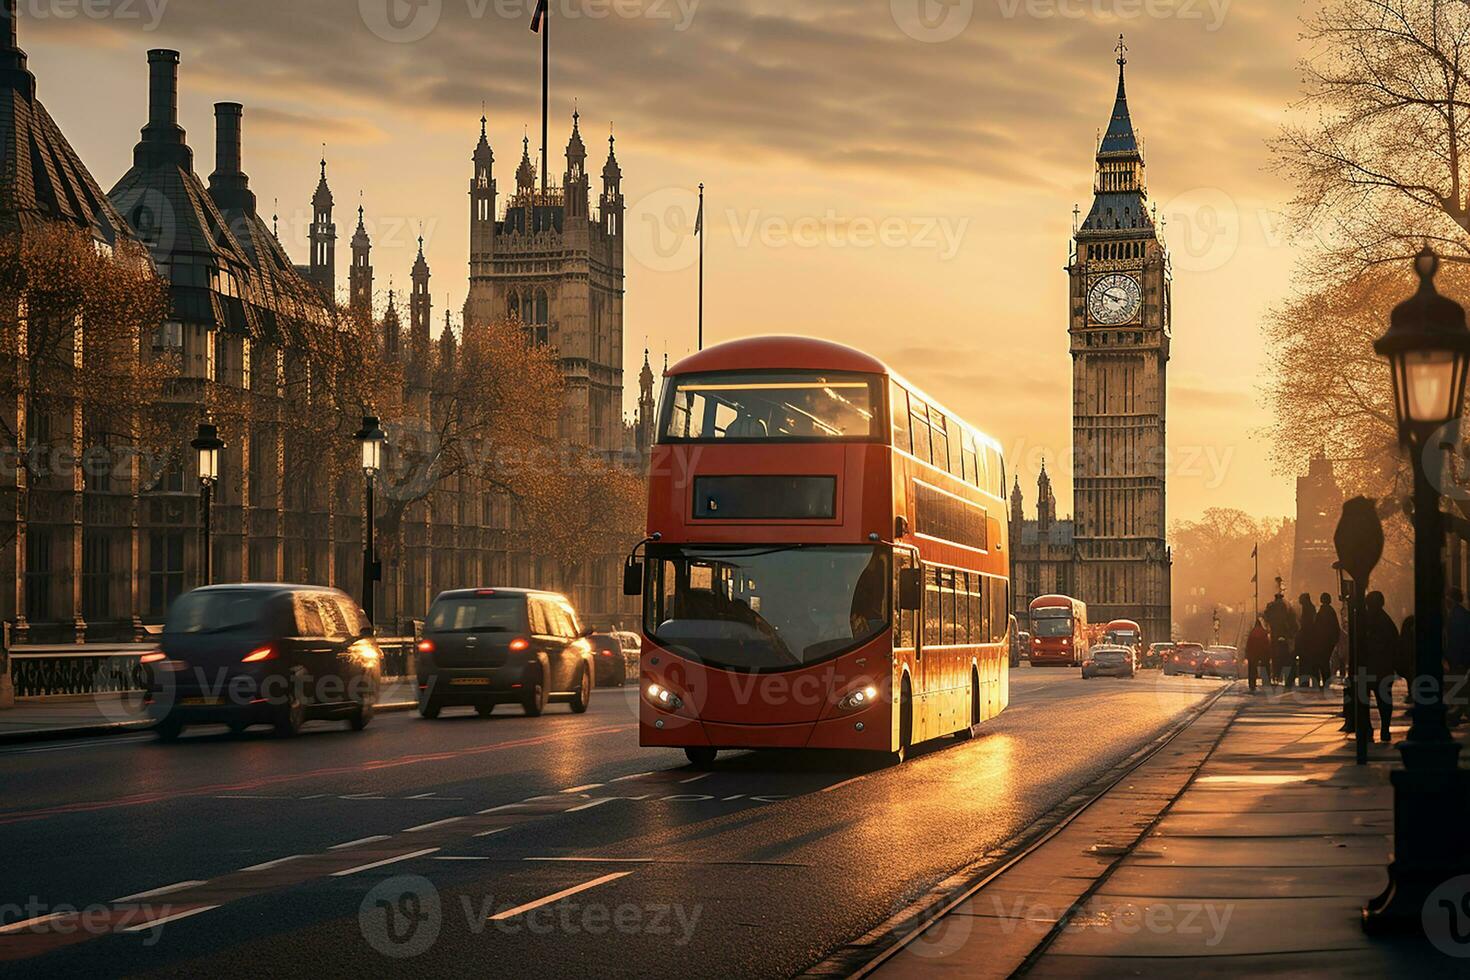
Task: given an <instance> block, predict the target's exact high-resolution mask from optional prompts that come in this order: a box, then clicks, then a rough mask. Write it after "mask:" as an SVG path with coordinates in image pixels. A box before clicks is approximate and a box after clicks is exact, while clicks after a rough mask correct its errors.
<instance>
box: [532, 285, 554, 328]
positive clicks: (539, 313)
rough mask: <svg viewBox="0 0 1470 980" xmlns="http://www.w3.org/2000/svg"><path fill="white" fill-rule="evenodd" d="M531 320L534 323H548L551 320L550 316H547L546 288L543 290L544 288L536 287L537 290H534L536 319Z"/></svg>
mask: <svg viewBox="0 0 1470 980" xmlns="http://www.w3.org/2000/svg"><path fill="white" fill-rule="evenodd" d="M533 322H535V323H550V322H551V320H550V318H549V316H548V310H547V302H546V290H544V289H538V290H536V319H535V321H533Z"/></svg>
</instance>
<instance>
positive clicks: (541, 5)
mask: <svg viewBox="0 0 1470 980" xmlns="http://www.w3.org/2000/svg"><path fill="white" fill-rule="evenodd" d="M545 18H546V0H536V12H535V13H533V14H532V15H531V33H532V34H540V33H541V22H542V21H543V20H544V19H545Z"/></svg>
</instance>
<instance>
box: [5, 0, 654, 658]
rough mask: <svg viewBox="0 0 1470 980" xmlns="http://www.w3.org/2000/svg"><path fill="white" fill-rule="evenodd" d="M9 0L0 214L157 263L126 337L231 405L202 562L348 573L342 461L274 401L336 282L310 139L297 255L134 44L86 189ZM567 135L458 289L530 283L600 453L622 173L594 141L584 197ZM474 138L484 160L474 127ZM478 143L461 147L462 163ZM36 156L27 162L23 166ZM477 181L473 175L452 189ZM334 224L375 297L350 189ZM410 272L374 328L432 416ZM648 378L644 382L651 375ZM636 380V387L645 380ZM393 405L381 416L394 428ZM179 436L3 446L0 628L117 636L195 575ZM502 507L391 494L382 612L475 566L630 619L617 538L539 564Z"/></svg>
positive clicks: (352, 554) (355, 303) (220, 139)
mask: <svg viewBox="0 0 1470 980" xmlns="http://www.w3.org/2000/svg"><path fill="white" fill-rule="evenodd" d="M5 3H6V7H5V8H4V9H5V12H6V14H7V15H8V16H7V18H6V19H7V21H8V27H9V33H8V41H9V43H8V44H7V45H6V46H5V47H4V48H0V88H3V93H0V94H3V98H0V153H3V156H0V162H3V178H4V180H3V183H0V192H3V196H0V225H3V226H4V230H6V231H7V232H10V231H17V230H19V231H21V232H22V233H23V232H24V229H25V228H26V227H27V226H34V225H35V224H36V223H38V222H57V221H59V222H65V223H68V224H70V225H72V226H76V227H81V228H85V229H90V231H91V233H92V234H93V235H94V237H95V238H96V239H97V241H98V242H99V243H103V244H105V243H107V242H109V241H111V240H114V239H115V238H117V237H119V236H122V237H127V238H132V239H135V240H137V241H141V242H142V243H143V244H144V245H145V246H146V247H147V249H148V251H149V254H150V255H151V258H152V261H153V263H154V266H155V268H156V270H157V272H158V274H159V275H160V276H162V277H163V278H164V279H165V280H166V281H167V282H168V284H169V291H170V299H171V307H172V309H171V314H170V316H169V319H168V320H167V321H166V322H165V323H163V324H161V325H160V326H159V328H158V330H157V331H156V332H155V334H154V335H153V336H151V337H145V338H142V344H141V346H142V351H141V356H144V357H147V356H152V355H153V354H154V352H162V351H170V352H173V353H176V354H177V355H179V357H180V359H181V365H182V370H181V373H182V377H180V378H179V379H177V380H176V381H175V382H174V383H172V384H171V385H170V388H169V394H168V399H167V401H168V407H169V408H171V409H173V410H174V411H175V412H176V413H178V414H179V415H180V416H181V417H187V419H188V421H189V424H190V426H191V427H192V424H193V422H194V421H202V420H204V419H205V418H206V417H208V416H209V415H210V414H211V413H214V412H216V411H217V410H218V408H217V407H218V406H219V405H221V404H228V405H231V406H234V408H232V409H231V411H232V412H233V413H234V414H233V415H232V417H231V418H229V419H226V418H220V419H219V421H220V423H221V432H222V434H224V435H225V437H226V441H227V443H228V446H227V449H226V450H225V451H224V453H223V454H222V459H221V472H222V478H221V480H220V483H219V485H218V487H217V488H216V491H215V503H214V507H213V511H212V514H213V525H214V537H213V548H212V553H213V564H214V578H215V580H216V581H272V580H297V581H309V582H316V583H326V584H333V585H337V586H339V587H342V588H344V589H346V590H347V591H348V592H349V593H352V594H354V595H355V594H357V593H358V592H360V591H361V584H360V583H361V569H362V532H363V519H362V493H363V477H362V474H361V472H360V471H357V470H355V469H353V468H350V467H349V468H348V470H347V471H346V472H344V473H341V474H340V476H337V477H333V478H330V479H324V478H323V476H322V474H323V473H324V471H325V468H324V467H322V466H321V465H320V460H318V459H313V458H311V454H312V449H311V448H310V446H309V445H307V444H306V442H305V437H304V435H302V429H301V426H302V422H301V417H300V416H299V414H298V413H295V412H293V410H292V405H293V398H295V397H297V396H298V395H299V393H300V392H302V391H305V390H309V389H310V387H311V385H312V366H311V364H310V363H309V362H308V360H307V358H306V357H305V356H304V355H303V353H302V350H303V348H302V345H301V344H299V343H297V338H298V336H299V335H300V331H302V330H303V329H304V328H305V327H306V326H308V325H312V324H317V325H320V324H321V323H325V322H327V321H328V320H329V318H330V317H331V316H332V315H333V305H334V301H335V295H334V293H335V288H336V270H335V242H336V237H337V233H336V225H335V224H334V221H333V198H332V193H331V190H330V187H329V185H328V175H327V165H326V161H322V163H321V170H320V175H319V179H318V182H317V187H316V191H315V193H314V195H313V197H312V206H313V207H312V211H313V221H312V226H311V255H310V257H309V260H308V262H307V263H305V264H303V265H301V266H297V265H295V264H293V262H292V261H291V259H290V257H289V256H288V255H287V253H286V252H285V250H284V248H283V247H282V246H281V244H280V242H279V241H278V240H277V238H276V235H275V233H274V230H273V228H272V227H270V226H269V225H268V224H267V223H266V222H265V221H263V220H262V219H261V217H260V215H259V214H258V213H257V208H256V199H255V195H254V193H253V192H252V191H251V189H250V186H249V178H248V176H247V175H246V173H245V171H244V169H243V165H242V145H243V140H242V126H243V116H244V111H243V109H242V107H241V106H239V105H238V104H235V103H220V104H218V105H217V106H216V107H215V110H216V112H215V116H216V154H215V170H214V173H213V174H211V176H210V178H209V181H208V185H207V186H206V184H205V182H204V181H202V180H201V179H200V178H199V177H198V175H197V174H196V173H195V170H194V162H193V151H192V150H191V148H190V146H189V144H188V141H187V139H186V136H185V133H184V131H183V129H182V128H180V126H179V125H178V98H179V88H178V72H179V62H180V59H179V54H178V53H177V52H175V51H166V50H156V51H151V52H149V55H148V61H149V71H150V80H149V110H148V118H147V123H146V125H145V126H144V127H143V131H142V136H141V139H140V141H139V142H138V144H137V147H136V149H135V151H134V162H133V166H132V167H131V168H130V169H129V171H128V173H127V174H125V175H124V176H123V177H122V178H121V179H120V180H119V181H118V182H117V184H116V185H115V186H114V188H113V189H112V191H111V192H110V193H109V194H107V195H103V194H102V192H101V191H100V190H99V189H98V188H97V185H96V183H95V182H94V181H93V180H92V178H91V176H90V175H89V174H88V173H87V171H86V168H85V166H84V165H83V164H82V163H81V161H80V160H79V159H77V157H76V155H75V154H74V153H73V152H72V150H71V148H70V147H69V146H68V145H67V144H66V141H65V139H64V138H63V137H62V136H61V134H60V132H59V130H58V129H57V127H56V126H55V124H54V122H52V121H51V119H50V117H49V116H48V115H46V113H45V110H44V108H42V107H41V105H40V103H39V102H37V101H36V100H35V79H34V77H33V76H32V75H31V73H30V72H29V70H28V69H27V66H26V58H25V55H24V53H23V52H21V50H20V49H19V47H18V46H17V43H16V31H15V19H14V4H15V0H5ZM4 40H5V38H3V37H0V42H3V41H4ZM483 142H484V141H483V136H482V143H483ZM579 144H580V137H579V136H577V134H576V127H575V122H574V131H573V143H572V144H571V145H569V147H568V160H569V163H568V179H567V181H566V183H565V185H564V186H565V190H559V191H557V195H558V201H559V202H561V203H559V204H558V206H557V207H556V208H552V207H550V206H549V204H548V202H547V201H545V200H541V199H539V198H538V199H537V200H536V201H532V200H530V199H528V198H525V197H524V196H523V195H521V194H520V193H519V192H518V194H517V197H516V198H515V199H514V200H513V202H512V205H513V206H512V213H509V214H508V215H507V216H506V218H505V219H504V222H503V223H501V224H500V225H499V226H498V227H497V228H496V232H497V233H498V234H489V235H487V233H486V226H485V225H484V224H483V223H481V224H477V225H476V226H475V228H474V231H473V232H472V253H473V254H472V262H471V269H472V272H476V271H478V272H480V273H482V275H481V276H480V277H479V278H478V279H473V278H472V289H471V303H470V304H469V306H467V312H468V311H469V309H470V308H471V307H473V309H475V310H482V309H483V310H484V311H486V313H487V314H488V311H490V310H492V309H493V310H495V311H497V312H500V313H502V314H503V313H504V312H505V311H506V310H507V309H508V308H509V307H508V300H507V297H508V296H530V297H531V298H532V305H531V306H530V307H523V310H524V311H525V312H529V313H530V314H531V315H529V316H525V315H523V319H524V320H525V321H526V322H527V323H528V324H530V325H531V326H532V327H533V328H534V327H543V328H545V329H544V331H543V332H541V333H539V334H536V335H533V339H536V340H540V341H542V342H548V343H558V344H560V345H562V346H561V350H562V353H563V367H564V370H566V371H567V374H568V378H569V380H571V381H572V382H573V383H572V386H571V387H572V391H571V393H570V394H569V396H568V398H569V400H568V407H567V410H566V412H565V413H564V416H563V419H562V431H563V434H564V435H566V436H568V437H569V438H570V439H571V440H572V441H573V442H574V444H575V445H578V446H585V447H587V448H592V449H595V450H598V451H604V452H606V453H607V454H608V455H609V456H611V455H613V454H614V453H616V452H619V451H621V450H622V449H623V448H624V447H625V446H626V445H632V444H634V443H636V442H639V441H641V440H639V439H638V438H637V436H638V435H639V434H638V433H637V432H636V431H635V427H634V426H632V425H624V423H623V421H622V418H621V411H620V407H621V399H622V374H621V367H620V365H621V357H622V343H621V319H622V247H621V228H620V224H621V217H622V196H621V189H620V182H621V174H620V172H619V171H618V168H617V163H616V160H615V159H614V158H613V157H612V155H611V154H609V160H608V166H607V168H605V169H604V193H603V197H602V201H601V205H602V206H601V210H600V213H599V214H598V215H597V216H596V217H595V218H594V217H593V216H591V214H590V211H589V209H588V207H587V203H588V202H587V198H586V193H585V190H586V175H585V173H584V172H583V170H582V167H581V162H582V159H583V158H584V157H585V154H580V153H579V152H578V151H577V146H578V145H579ZM484 149H485V151H486V153H485V156H486V162H487V168H486V171H485V176H486V177H487V178H488V176H489V173H488V144H485V145H484ZM480 157H481V154H480V153H479V152H478V151H477V154H476V160H477V162H478V161H479V159H480ZM34 160H42V161H46V162H47V166H45V167H42V168H40V169H35V168H33V167H32V166H31V162H32V161H34ZM574 163H575V167H574ZM487 189H488V190H489V201H490V207H489V209H488V210H487V211H486V212H485V213H489V214H493V184H491V185H489V187H488V188H481V190H482V191H483V190H487ZM474 191H475V187H474V186H472V198H473V196H474ZM481 199H482V200H483V196H482V198H481ZM350 244H351V263H350V265H349V268H348V276H347V280H348V288H347V293H348V303H349V305H350V306H352V307H355V308H357V309H359V310H364V309H366V310H371V309H372V306H373V268H372V260H371V240H370V238H369V237H368V234H367V231H366V228H365V226H364V215H363V211H362V209H361V208H359V211H358V223H357V229H356V233H355V234H354V235H353V237H352V239H351V243H350ZM481 246H489V248H490V251H492V252H494V251H498V252H499V253H500V254H501V255H503V256H504V259H503V262H501V263H500V264H495V263H489V262H487V261H485V260H486V259H487V258H488V253H486V252H484V251H482V250H480V247H481ZM411 281H412V290H411V293H410V296H409V299H408V304H407V305H408V307H409V310H408V319H409V323H408V329H407V330H406V331H403V335H402V338H401V339H400V327H399V319H398V318H399V310H398V302H397V298H396V297H394V296H393V295H392V294H391V293H390V295H389V299H388V309H387V311H386V315H385V316H384V324H385V326H384V330H383V337H382V342H383V343H384V344H385V347H386V350H387V352H388V353H389V354H390V356H395V357H402V358H405V359H406V364H405V377H406V379H407V390H406V391H405V396H406V397H405V403H406V405H407V411H409V412H411V413H413V414H416V415H417V416H419V417H420V418H422V419H428V418H431V417H432V413H433V400H434V381H433V378H432V377H431V373H432V372H431V369H430V364H431V360H432V357H433V354H434V353H435V352H433V351H431V349H430V344H431V340H430V322H431V315H432V308H431V303H430V299H429V296H430V293H429V281H430V270H429V267H428V264H427V262H426V260H425V259H424V257H423V254H422V248H421V249H420V254H419V256H418V258H417V260H416V262H415V264H414V267H413V270H412V274H411ZM495 290H499V292H495ZM487 291H488V293H487ZM487 295H488V296H489V297H491V298H490V299H487ZM579 303H580V306H579V305H578V304H579ZM486 304H489V305H486ZM538 314H540V315H538ZM455 342H456V341H455V334H454V331H453V329H452V327H451V325H450V324H449V323H448V317H447V315H446V322H445V324H444V329H443V332H442V333H441V335H440V337H439V340H438V343H439V345H440V348H441V349H440V350H439V351H438V354H439V356H440V357H441V358H442V357H446V356H452V355H453V350H454V347H455ZM647 380H648V387H649V389H650V391H651V380H652V379H651V374H650V376H649V378H648V379H647ZM645 399H646V400H649V401H651V395H649V394H648V393H647V392H645ZM0 411H6V412H8V415H7V421H9V422H10V423H12V425H13V428H14V430H15V431H17V432H19V433H22V435H21V436H20V437H19V445H18V446H17V447H16V448H17V449H20V448H22V447H24V446H25V444H26V442H27V439H29V442H30V443H31V444H32V445H34V444H36V443H37V440H40V441H41V442H44V443H46V444H48V445H64V446H66V447H69V448H70V449H71V450H72V451H73V452H74V453H75V454H76V455H77V456H80V455H81V454H82V453H83V452H84V450H85V448H86V447H87V445H88V426H87V424H86V420H84V419H83V418H82V417H81V410H80V409H78V410H77V411H75V412H73V413H71V414H70V415H67V414H66V413H59V414H58V413H57V412H52V413H51V417H49V418H45V419H42V420H38V421H37V422H36V423H34V424H32V425H29V426H28V425H27V419H26V406H25V398H24V396H22V397H20V398H18V399H17V400H16V404H15V405H11V406H0ZM400 421H406V420H400ZM393 422H394V420H389V419H385V420H384V423H385V425H388V426H389V428H390V431H391V429H392V426H393ZM192 456H193V454H192V453H190V452H188V451H187V450H186V449H183V447H180V451H179V452H177V453H176V454H174V456H173V457H172V458H171V459H170V460H169V461H167V463H166V465H161V466H151V467H150V466H145V465H143V464H142V462H141V461H140V460H138V459H134V460H132V461H131V462H129V463H127V464H126V465H120V466H115V467H113V468H112V470H111V472H110V474H109V475H108V477H107V478H106V479H100V478H99V479H94V478H91V477H88V478H85V479H84V477H83V474H82V472H81V470H80V469H77V468H75V467H74V468H73V469H72V471H70V472H68V473H67V474H66V475H65V476H64V477H62V476H57V477H54V478H48V479H47V480H45V481H42V483H43V485H41V486H36V487H32V486H28V485H27V484H28V480H27V476H26V472H25V470H24V468H16V469H17V470H18V472H17V473H16V474H15V475H14V476H13V477H12V478H10V479H8V481H7V482H6V483H5V484H3V485H0V539H3V540H4V546H3V548H0V567H3V570H4V571H5V573H6V574H8V575H11V576H13V581H14V582H15V586H14V589H13V590H12V589H10V588H7V589H6V590H4V591H3V592H0V618H4V619H6V620H10V621H12V622H14V623H15V624H16V626H17V627H18V639H21V640H25V639H31V640H70V639H76V638H89V639H108V638H122V637H127V636H131V635H135V634H137V633H139V632H141V630H142V628H143V624H144V623H145V622H155V621H158V620H159V619H160V618H161V617H162V615H163V612H164V611H165V609H166V607H167V605H168V603H169V602H170V601H171V600H172V599H173V598H174V597H175V596H177V595H178V594H179V593H180V592H182V591H184V590H186V589H188V588H191V587H193V586H195V585H197V584H199V583H200V580H201V577H202V576H201V568H202V565H203V563H202V561H201V559H202V551H201V544H200V535H199V526H200V518H201V512H200V509H199V499H200V498H199V492H198V482H197V479H196V477H195V474H194V472H193V467H194V460H193V458H192ZM513 520H514V514H513V507H512V506H511V503H510V501H509V500H507V499H505V498H503V497H500V496H497V495H495V494H493V493H489V492H487V491H485V490H484V489H483V488H481V487H478V486H476V485H475V483H474V481H473V480H471V479H469V478H467V477H466V478H463V479H460V480H457V481H456V482H455V483H454V484H453V485H446V486H440V487H438V488H436V489H435V490H434V491H433V492H432V493H431V494H430V495H429V496H428V498H427V499H425V500H423V501H420V502H417V503H415V504H413V505H411V506H410V507H409V509H408V512H407V514H406V515H405V517H404V520H403V522H402V525H401V526H400V527H399V528H398V529H396V531H395V532H394V533H396V534H397V535H398V536H399V537H397V538H395V539H394V540H392V541H387V542H383V547H382V550H383V551H384V553H385V559H386V558H388V556H389V555H390V554H391V555H392V558H391V560H387V561H385V568H384V580H383V582H382V583H381V584H380V585H379V589H380V591H379V593H378V595H377V612H378V621H379V625H380V628H381V629H383V630H385V631H393V630H398V629H407V628H408V626H409V621H410V620H412V619H415V618H419V617H422V616H423V615H424V613H425V612H426V610H427V607H428V603H429V602H430V601H431V599H432V597H433V595H434V594H435V593H436V592H437V591H438V590H440V589H443V588H449V587H454V586H462V585H466V584H471V585H473V584H481V583H498V584H510V585H535V586H538V587H546V588H556V589H561V590H563V591H566V592H567V593H568V595H569V596H570V597H571V598H572V599H573V601H574V602H575V603H576V604H577V606H578V608H579V609H580V610H581V611H582V612H583V615H584V618H586V619H588V620H589V621H593V622H612V621H615V620H623V621H625V622H626V621H630V620H631V618H632V615H631V613H630V610H629V609H628V607H627V603H626V601H625V600H624V598H623V597H622V595H621V589H620V577H619V575H618V574H617V561H616V558H615V557H614V556H611V555H609V556H598V557H597V558H596V559H594V560H589V561H588V562H586V563H584V565H583V566H581V567H577V568H573V569H565V568H560V567H557V566H556V565H555V563H553V562H549V561H545V560H543V559H541V558H540V557H539V556H537V555H534V554H530V553H527V552H526V550H525V549H524V547H519V546H518V545H517V541H518V540H519V539H520V536H518V535H516V534H515V533H514V530H513Z"/></svg>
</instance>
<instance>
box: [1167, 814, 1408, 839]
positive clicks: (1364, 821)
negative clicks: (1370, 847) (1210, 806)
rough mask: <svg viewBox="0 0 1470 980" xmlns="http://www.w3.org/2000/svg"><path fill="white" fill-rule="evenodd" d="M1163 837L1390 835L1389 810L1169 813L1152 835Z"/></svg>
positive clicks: (1391, 819) (1391, 816)
mask: <svg viewBox="0 0 1470 980" xmlns="http://www.w3.org/2000/svg"><path fill="white" fill-rule="evenodd" d="M1155 833H1156V834H1158V835H1159V836H1162V837H1282V836H1287V837H1301V836H1305V835H1309V834H1375V835H1377V836H1380V837H1381V836H1383V835H1384V834H1391V833H1393V811H1392V810H1335V811H1330V810H1329V811H1319V812H1316V813H1310V812H1308V813H1250V812H1237V813H1183V814H1176V813H1170V814H1169V815H1168V816H1166V817H1165V818H1164V819H1163V820H1161V821H1159V826H1158V828H1157V829H1156V831H1155Z"/></svg>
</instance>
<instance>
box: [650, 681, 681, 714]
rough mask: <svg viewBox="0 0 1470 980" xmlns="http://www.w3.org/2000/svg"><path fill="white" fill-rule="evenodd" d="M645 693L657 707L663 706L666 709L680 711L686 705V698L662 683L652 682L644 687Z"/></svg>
mask: <svg viewBox="0 0 1470 980" xmlns="http://www.w3.org/2000/svg"><path fill="white" fill-rule="evenodd" d="M643 694H644V696H645V697H647V698H648V700H649V701H650V702H652V704H653V706H654V707H655V708H663V709H664V710H665V711H678V710H679V709H680V708H682V707H684V699H683V698H681V697H679V695H677V694H675V693H674V692H673V691H671V690H669V689H668V688H666V687H664V686H663V685H661V684H650V685H648V687H647V688H645V689H644V691H643Z"/></svg>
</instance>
